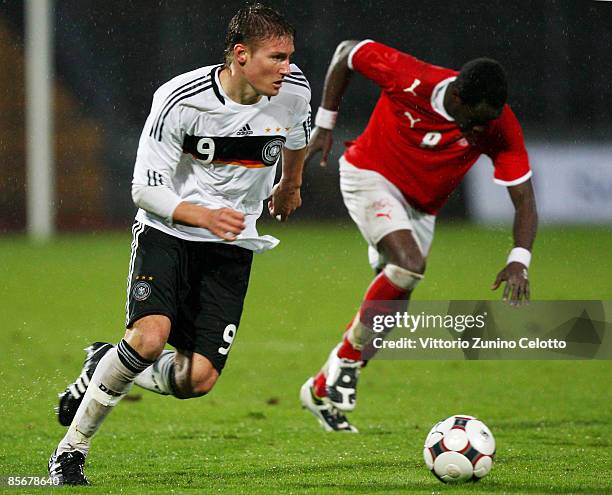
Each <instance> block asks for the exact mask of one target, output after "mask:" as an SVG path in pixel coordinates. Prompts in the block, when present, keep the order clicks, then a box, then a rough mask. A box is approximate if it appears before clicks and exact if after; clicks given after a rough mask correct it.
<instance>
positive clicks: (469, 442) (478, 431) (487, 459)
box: [423, 414, 495, 483]
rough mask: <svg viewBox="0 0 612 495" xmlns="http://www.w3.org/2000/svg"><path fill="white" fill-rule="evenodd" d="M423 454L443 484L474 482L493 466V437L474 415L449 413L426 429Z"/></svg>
mask: <svg viewBox="0 0 612 495" xmlns="http://www.w3.org/2000/svg"><path fill="white" fill-rule="evenodd" d="M423 457H424V458H425V464H426V465H427V467H428V468H429V469H430V470H431V472H432V473H433V474H434V476H435V477H436V478H438V479H439V480H440V481H442V482H444V483H454V482H458V481H478V480H479V479H481V478H483V477H484V476H486V475H487V474H489V472H490V471H491V467H492V466H493V459H494V457H495V438H493V434H492V433H491V430H489V428H488V427H487V425H485V424H484V423H483V422H482V421H480V420H478V419H476V418H475V417H473V416H466V415H463V414H461V415H456V416H451V417H450V418H447V419H445V420H444V421H440V422H439V423H436V424H435V425H434V427H433V428H432V429H431V430H430V432H429V434H428V435H427V438H426V439H425V445H424V448H423Z"/></svg>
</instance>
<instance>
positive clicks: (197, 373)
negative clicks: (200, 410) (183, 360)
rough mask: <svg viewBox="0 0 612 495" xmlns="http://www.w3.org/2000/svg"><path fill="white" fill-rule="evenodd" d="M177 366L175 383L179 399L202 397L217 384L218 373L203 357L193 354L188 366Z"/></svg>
mask: <svg viewBox="0 0 612 495" xmlns="http://www.w3.org/2000/svg"><path fill="white" fill-rule="evenodd" d="M178 364H179V366H176V368H175V373H176V375H175V382H176V386H177V390H176V392H177V394H176V395H177V397H179V398H180V399H191V398H194V397H202V396H203V395H206V394H208V393H209V392H210V391H211V390H212V389H213V387H214V386H215V383H217V379H218V378H219V372H218V371H217V370H216V369H215V368H214V367H213V365H212V363H211V362H210V361H209V360H208V359H206V358H204V357H203V356H199V355H197V354H195V355H194V357H193V358H192V359H191V361H190V365H189V366H180V362H179V363H178Z"/></svg>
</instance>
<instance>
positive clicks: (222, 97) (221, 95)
mask: <svg viewBox="0 0 612 495" xmlns="http://www.w3.org/2000/svg"><path fill="white" fill-rule="evenodd" d="M213 70H214V74H213V77H212V80H213V89H214V91H215V95H216V96H217V98H218V99H219V101H220V102H221V103H223V105H225V106H227V107H230V108H234V109H237V110H250V109H253V108H259V107H263V106H265V105H267V104H268V103H269V101H270V99H269V98H266V97H265V96H262V97H261V98H260V99H259V101H258V102H257V103H253V104H252V105H243V104H242V103H238V102H235V101H234V100H232V99H231V98H230V97H229V96H227V94H226V93H225V91H224V90H223V86H222V85H221V80H220V79H219V72H221V66H219V67H218V68H216V69H213Z"/></svg>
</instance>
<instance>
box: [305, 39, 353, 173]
mask: <svg viewBox="0 0 612 495" xmlns="http://www.w3.org/2000/svg"><path fill="white" fill-rule="evenodd" d="M358 43H359V41H356V40H346V41H343V42H342V43H340V44H339V45H338V46H337V48H336V51H335V52H334V56H333V57H332V61H331V63H330V64H329V68H328V69H327V74H326V76H325V84H324V85H323V98H322V101H321V107H320V108H319V112H317V120H316V121H315V124H316V127H315V128H314V131H313V132H312V136H311V139H310V143H309V144H308V152H307V154H306V163H308V162H309V161H310V159H311V158H312V157H313V156H314V155H315V154H317V153H318V152H319V151H320V152H321V161H320V165H321V166H322V167H325V166H326V165H327V158H328V156H329V152H330V150H331V147H332V144H333V137H332V129H333V121H332V122H328V123H326V122H325V115H327V116H328V119H335V115H334V114H335V113H337V112H338V108H339V107H340V100H342V95H344V92H345V91H346V88H347V86H348V83H349V81H350V79H351V74H352V71H351V69H350V68H349V66H348V57H349V54H350V53H351V50H352V49H353V48H354V47H355V45H357V44H358ZM326 112H328V113H326Z"/></svg>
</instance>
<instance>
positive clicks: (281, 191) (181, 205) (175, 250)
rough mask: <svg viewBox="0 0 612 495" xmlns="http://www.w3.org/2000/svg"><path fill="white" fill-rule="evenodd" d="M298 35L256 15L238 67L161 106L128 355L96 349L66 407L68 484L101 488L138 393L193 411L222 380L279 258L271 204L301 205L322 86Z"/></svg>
mask: <svg viewBox="0 0 612 495" xmlns="http://www.w3.org/2000/svg"><path fill="white" fill-rule="evenodd" d="M294 34H295V31H294V29H293V27H292V26H291V25H290V24H289V23H288V22H287V21H286V20H285V19H284V18H283V17H282V16H281V15H280V14H279V13H278V12H276V11H274V10H272V9H270V8H267V7H264V6H262V5H261V4H254V5H249V6H245V7H244V8H242V9H241V10H240V11H238V13H237V14H236V15H235V16H234V17H233V18H232V20H231V21H230V24H229V27H228V33H227V38H226V50H225V63H224V64H220V65H210V66H206V67H202V68H200V69H196V70H194V71H192V72H188V73H186V74H182V75H180V76H177V77H175V78H174V79H172V80H171V81H169V82H167V83H166V84H164V85H163V86H161V87H160V88H159V89H158V90H157V91H156V92H155V95H154V97H153V104H152V109H151V113H150V115H149V117H148V119H147V121H146V123H145V126H144V130H143V132H142V135H141V138H140V143H139V146H138V154H137V158H136V165H135V168H134V180H133V184H132V196H133V199H134V202H135V204H136V205H137V206H138V207H139V210H138V213H137V215H136V221H135V223H134V226H133V228H132V232H133V240H132V254H131V259H130V267H129V274H128V297H127V307H126V313H127V317H126V328H127V330H126V332H125V336H124V338H123V339H122V340H121V341H120V342H119V344H117V345H116V346H113V345H111V344H108V343H101V342H96V343H94V344H92V346H90V347H89V348H88V349H87V351H88V355H87V358H86V360H85V364H84V367H83V370H82V372H81V375H80V376H79V377H78V378H77V380H76V381H75V382H74V383H72V384H71V385H69V386H68V387H67V389H66V390H65V391H64V392H63V393H62V394H60V405H59V408H58V416H59V421H60V423H62V424H63V425H65V426H69V428H68V431H67V433H66V435H65V436H64V438H63V439H62V441H61V442H60V443H59V445H58V447H57V449H56V450H55V452H54V453H53V455H52V456H51V459H50V460H49V474H50V477H51V478H52V479H54V480H55V481H57V482H58V483H59V484H87V483H88V481H87V478H86V477H85V475H84V472H83V467H84V464H85V458H86V456H87V453H88V451H89V445H90V440H91V438H92V437H93V435H94V434H95V433H96V431H97V430H98V428H99V427H100V425H101V423H102V421H103V419H104V417H105V416H106V415H107V414H108V413H109V412H110V411H111V409H112V408H113V407H114V406H116V405H117V403H118V402H119V401H120V400H121V398H122V397H123V396H124V395H125V394H126V393H127V392H128V391H129V389H130V387H131V386H132V384H133V383H136V384H138V385H139V386H141V387H143V388H146V389H148V390H151V391H154V392H157V393H160V394H166V395H173V396H175V397H177V398H180V399H186V398H191V397H199V396H202V395H204V394H206V393H208V392H210V391H211V389H212V388H213V387H214V385H215V383H216V381H217V379H218V378H219V375H220V373H221V371H222V370H223V367H224V365H225V362H226V359H227V357H228V354H229V351H230V349H231V346H232V344H233V341H234V338H235V336H236V332H237V329H238V326H239V323H240V317H241V314H242V307H243V301H244V297H245V295H246V291H247V286H248V280H249V274H250V268H251V260H252V256H253V253H254V252H262V251H265V250H268V249H272V248H273V247H275V246H276V245H277V244H278V240H277V239H275V238H273V237H271V236H267V235H260V234H259V233H258V232H257V228H256V220H257V218H259V216H260V215H261V213H262V209H263V201H264V200H265V199H266V198H270V200H269V202H268V209H269V212H270V214H271V215H272V216H274V217H276V218H277V219H279V220H281V221H284V220H286V219H287V218H288V217H289V215H291V213H292V212H293V211H294V210H295V209H296V208H298V207H299V206H300V204H301V199H300V186H301V181H302V168H303V164H304V157H305V150H306V145H307V144H308V139H309V134H310V86H309V83H308V81H307V79H306V77H305V76H304V75H303V74H302V72H301V71H300V70H299V68H298V67H297V66H296V65H294V64H291V63H290V57H291V56H292V54H293V52H294V45H293V39H294ZM281 156H282V177H281V179H280V181H279V183H278V184H276V185H273V182H274V177H275V171H276V165H277V164H278V162H279V161H281ZM166 343H169V344H171V345H172V346H174V347H175V349H176V350H175V351H169V350H164V346H165V345H166Z"/></svg>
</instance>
